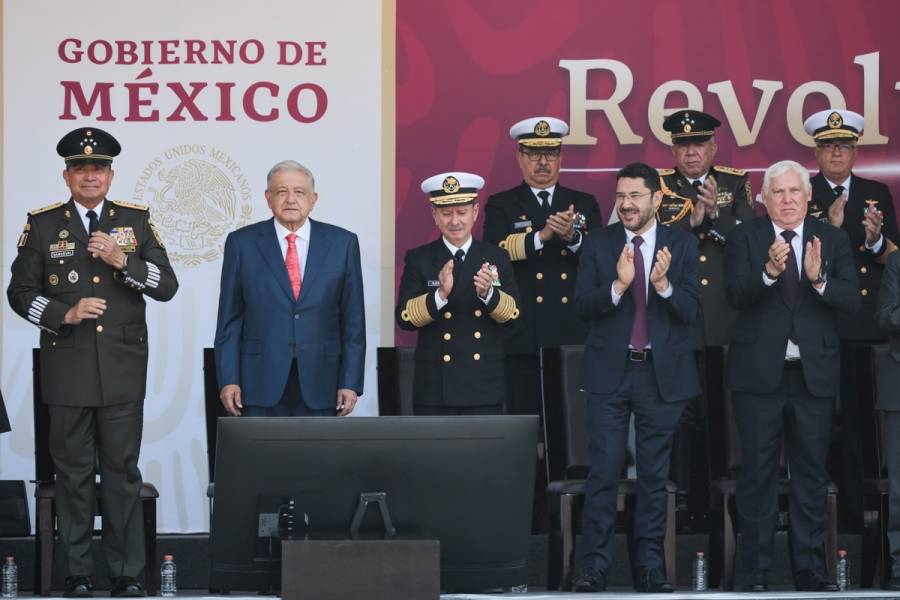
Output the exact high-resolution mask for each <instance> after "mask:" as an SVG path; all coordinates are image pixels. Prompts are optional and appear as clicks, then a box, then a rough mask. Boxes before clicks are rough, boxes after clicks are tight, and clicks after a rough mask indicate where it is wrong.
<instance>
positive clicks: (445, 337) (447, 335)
mask: <svg viewBox="0 0 900 600" xmlns="http://www.w3.org/2000/svg"><path fill="white" fill-rule="evenodd" d="M451 337H453V336H452V335H450V334H449V333H445V334H444V339H445V340H449V339H450V338H451Z"/></svg>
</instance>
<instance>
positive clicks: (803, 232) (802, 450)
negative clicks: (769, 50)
mask: <svg viewBox="0 0 900 600" xmlns="http://www.w3.org/2000/svg"><path fill="white" fill-rule="evenodd" d="M762 193H763V199H764V200H765V203H766V212H767V213H768V217H766V218H762V217H761V218H758V219H753V220H752V221H746V222H744V223H741V224H740V225H738V226H737V227H735V228H734V229H733V230H732V234H731V236H730V237H729V238H728V246H727V247H726V250H725V276H726V282H725V283H726V287H725V292H726V295H727V298H728V303H729V304H730V305H731V306H732V308H734V309H735V310H737V311H738V318H737V325H736V329H735V333H734V338H733V340H732V343H731V348H730V349H729V354H728V369H727V376H728V382H729V385H730V388H731V392H732V401H733V403H734V417H735V422H736V424H737V429H738V433H739V434H740V439H741V461H742V462H741V468H740V471H739V473H738V480H737V509H738V517H739V521H740V526H741V556H742V559H743V562H744V565H745V568H746V571H747V572H748V573H747V575H748V577H749V580H747V581H745V584H744V587H745V588H746V590H747V591H751V592H754V593H758V592H764V591H766V590H767V589H768V581H767V578H768V574H769V572H770V571H771V569H772V559H773V556H772V554H773V545H774V541H775V518H776V515H777V509H778V496H777V493H778V461H779V454H780V452H779V451H780V449H781V444H782V439H783V440H784V442H783V443H784V445H785V446H786V448H787V455H788V457H789V460H790V473H791V496H790V523H791V558H792V559H793V560H792V562H793V568H794V584H795V586H796V588H797V590H798V591H809V592H829V591H836V590H837V586H835V584H834V583H833V582H832V581H829V580H828V579H826V575H825V560H824V556H823V552H822V543H823V539H824V532H825V500H826V495H827V488H828V473H827V472H826V470H825V459H826V455H827V452H828V443H829V437H830V434H831V416H832V412H833V410H834V403H835V399H836V395H837V392H838V389H840V388H839V385H840V339H839V337H838V328H837V326H838V315H839V314H840V313H841V312H845V313H851V312H854V311H856V310H858V309H859V306H860V294H859V280H858V279H857V278H856V269H855V267H854V265H853V257H852V253H851V252H852V251H851V249H850V240H849V238H848V236H847V233H846V232H845V231H843V230H841V229H838V228H837V227H834V226H832V225H829V224H827V223H822V222H820V221H818V220H816V219H814V218H812V217H809V216H807V210H808V205H809V201H810V198H811V197H812V187H811V185H810V181H809V171H808V170H807V169H806V168H805V167H803V166H802V165H800V164H798V163H796V162H794V161H787V160H786V161H781V162H778V163H775V164H774V165H772V166H771V167H769V168H768V169H767V170H766V174H765V176H764V177H763V187H762Z"/></svg>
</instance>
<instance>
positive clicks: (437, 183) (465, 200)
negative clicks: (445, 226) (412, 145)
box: [422, 171, 484, 206]
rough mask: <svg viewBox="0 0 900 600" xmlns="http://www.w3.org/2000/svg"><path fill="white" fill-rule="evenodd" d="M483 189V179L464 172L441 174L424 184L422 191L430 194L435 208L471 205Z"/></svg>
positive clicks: (430, 178)
mask: <svg viewBox="0 0 900 600" xmlns="http://www.w3.org/2000/svg"><path fill="white" fill-rule="evenodd" d="M483 187H484V179H483V178H482V177H480V176H478V175H475V174H473V173H465V172H463V171H453V172H450V173H441V174H440V175H434V176H432V177H429V178H428V179H426V180H425V181H423V182H422V191H423V192H425V193H426V194H428V196H429V199H430V200H431V204H432V205H433V206H458V205H462V204H470V203H471V202H473V201H474V200H475V198H476V197H477V196H478V190H480V189H481V188H483Z"/></svg>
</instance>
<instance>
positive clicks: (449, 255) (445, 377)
mask: <svg viewBox="0 0 900 600" xmlns="http://www.w3.org/2000/svg"><path fill="white" fill-rule="evenodd" d="M483 185H484V180H483V179H482V178H481V177H479V176H478V175H473V174H471V173H462V172H455V173H442V174H440V175H435V176H434V177H429V178H428V179H426V180H425V181H423V182H422V191H423V192H425V193H426V194H427V195H428V196H429V199H430V201H431V214H432V216H433V217H434V222H435V225H437V227H438V229H439V230H440V232H441V237H440V238H438V239H437V240H435V241H433V242H431V243H429V244H425V245H424V246H420V247H418V248H414V249H412V250H409V251H408V252H407V253H406V258H405V262H404V266H403V277H402V278H401V279H400V291H399V293H398V297H397V308H396V311H395V313H396V320H397V324H398V325H399V326H400V327H401V328H403V329H406V330H408V331H417V332H418V340H417V342H416V355H415V356H416V368H415V375H414V378H413V407H414V411H415V413H416V414H420V415H465V414H468V415H471V414H500V413H502V412H503V406H504V401H505V399H506V384H505V381H504V372H503V361H504V357H505V353H504V350H503V334H502V331H501V330H502V329H503V328H505V327H508V326H509V325H510V324H511V323H513V322H515V320H516V318H517V317H518V316H519V309H518V308H517V299H518V290H517V288H516V281H515V278H514V276H513V270H512V265H511V264H510V262H509V258H508V257H507V255H506V252H504V251H503V250H501V249H500V248H498V247H497V246H495V245H493V244H487V243H484V242H481V241H478V240H476V239H474V238H473V237H472V227H473V226H474V225H475V221H476V220H477V219H478V201H477V196H478V190H480V189H481V188H482V186H483Z"/></svg>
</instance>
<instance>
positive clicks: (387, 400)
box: [376, 346, 416, 417]
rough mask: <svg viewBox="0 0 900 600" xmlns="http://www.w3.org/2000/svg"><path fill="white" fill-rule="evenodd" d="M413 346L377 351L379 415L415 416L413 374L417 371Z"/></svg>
mask: <svg viewBox="0 0 900 600" xmlns="http://www.w3.org/2000/svg"><path fill="white" fill-rule="evenodd" d="M415 355H416V349H415V347H413V346H399V347H396V348H394V347H383V348H378V350H377V355H376V356H377V369H378V414H379V415H381V416H383V417H384V416H399V415H412V414H413V374H414V373H415V369H416V357H415Z"/></svg>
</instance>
